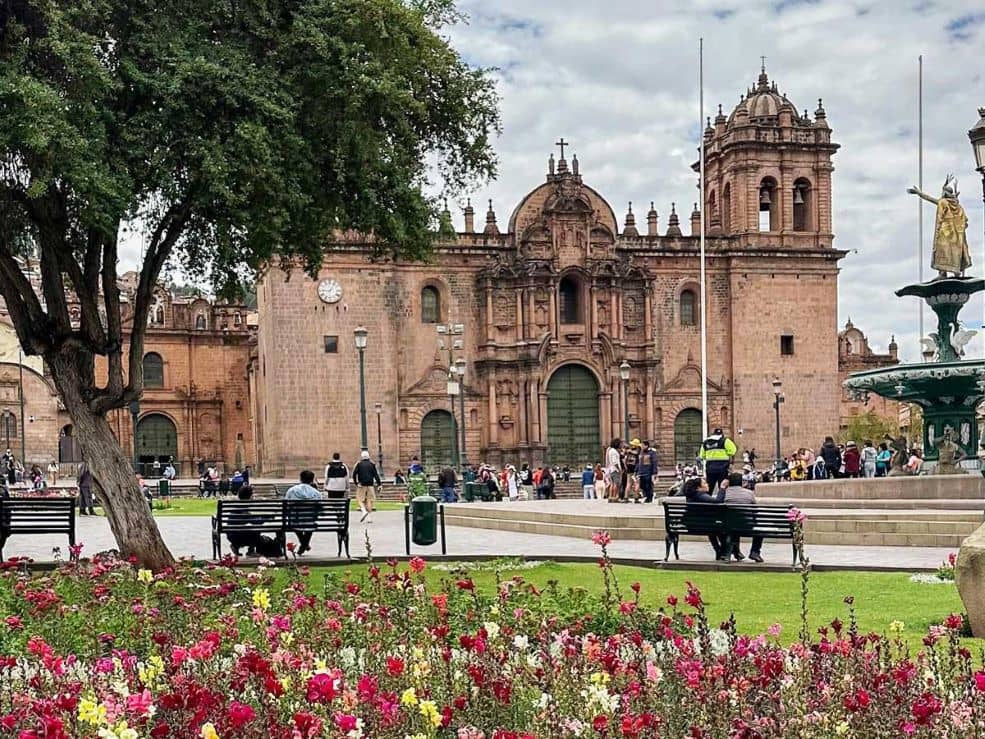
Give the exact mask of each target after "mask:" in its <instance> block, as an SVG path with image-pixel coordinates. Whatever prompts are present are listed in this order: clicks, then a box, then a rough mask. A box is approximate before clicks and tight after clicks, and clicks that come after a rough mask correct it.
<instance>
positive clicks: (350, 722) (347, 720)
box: [335, 713, 356, 734]
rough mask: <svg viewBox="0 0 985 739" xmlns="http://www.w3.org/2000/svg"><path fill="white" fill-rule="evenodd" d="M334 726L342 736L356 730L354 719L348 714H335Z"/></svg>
mask: <svg viewBox="0 0 985 739" xmlns="http://www.w3.org/2000/svg"><path fill="white" fill-rule="evenodd" d="M335 725H336V726H338V727H339V731H341V732H342V733H343V734H348V733H349V732H350V731H355V730H356V717H355V716H353V715H351V714H348V713H337V714H335Z"/></svg>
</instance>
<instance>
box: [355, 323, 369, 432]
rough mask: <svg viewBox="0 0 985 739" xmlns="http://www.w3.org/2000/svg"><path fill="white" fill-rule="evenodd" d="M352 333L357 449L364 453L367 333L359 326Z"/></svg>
mask: <svg viewBox="0 0 985 739" xmlns="http://www.w3.org/2000/svg"><path fill="white" fill-rule="evenodd" d="M352 333H353V335H354V336H355V339H356V350H357V351H358V352H359V430H360V444H361V446H360V447H359V448H360V450H362V451H364V452H365V451H368V450H369V440H368V438H367V433H366V363H365V356H364V353H365V351H366V337H367V336H369V331H367V330H366V328H365V327H363V326H360V327H359V328H357V329H356V330H355V331H353V332H352Z"/></svg>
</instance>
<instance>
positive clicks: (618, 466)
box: [605, 438, 622, 503]
mask: <svg viewBox="0 0 985 739" xmlns="http://www.w3.org/2000/svg"><path fill="white" fill-rule="evenodd" d="M621 448H622V439H619V438H615V439H613V440H612V443H611V444H609V448H608V449H607V450H606V452H605V474H606V477H608V478H609V502H610V503H615V502H616V501H617V500H619V492H620V490H621V489H622V488H621V486H622V455H621V454H620V453H619V450H620V449H621Z"/></svg>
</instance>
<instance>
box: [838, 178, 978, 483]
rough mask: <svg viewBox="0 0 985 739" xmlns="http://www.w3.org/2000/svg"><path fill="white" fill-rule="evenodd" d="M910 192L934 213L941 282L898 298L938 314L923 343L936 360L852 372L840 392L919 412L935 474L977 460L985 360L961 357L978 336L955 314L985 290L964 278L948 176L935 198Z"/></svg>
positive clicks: (964, 255)
mask: <svg viewBox="0 0 985 739" xmlns="http://www.w3.org/2000/svg"><path fill="white" fill-rule="evenodd" d="M908 192H910V193H912V194H914V195H918V196H919V197H921V198H923V199H924V200H927V201H929V202H931V203H933V204H934V205H935V206H936V207H937V222H936V227H935V231H934V251H933V257H932V259H931V266H932V267H933V269H935V270H937V271H938V277H937V278H936V279H933V280H930V281H929V282H922V283H917V284H913V285H907V286H906V287H903V288H901V289H899V290H897V291H896V295H897V296H899V297H905V296H914V297H918V298H922V299H923V300H925V301H926V302H927V305H929V306H930V308H931V310H933V311H934V314H935V315H936V316H937V331H936V332H935V333H932V334H930V335H929V336H928V337H926V338H921V342H922V343H923V344H924V347H925V349H926V350H927V351H928V352H929V353H931V354H932V359H933V361H929V362H923V363H920V364H903V365H896V366H894V367H884V368H881V369H877V370H870V371H867V372H857V373H855V374H853V375H851V376H849V378H848V379H847V380H846V381H845V387H846V388H847V389H848V390H850V391H851V392H852V393H854V394H855V397H857V398H863V399H864V397H865V396H866V395H867V394H868V393H875V394H876V395H880V396H882V397H884V398H891V399H893V400H898V401H900V402H904V403H913V404H915V405H918V406H920V408H921V409H922V410H923V439H922V447H923V450H924V459H925V460H928V461H930V462H933V463H935V467H936V468H937V469H936V471H937V472H938V473H949V472H959V471H961V470H960V469H959V467H958V465H957V463H958V462H959V461H960V460H961V459H962V458H965V457H968V458H971V459H974V458H976V457H977V454H978V422H977V419H976V417H975V411H976V409H977V407H978V404H979V403H980V402H981V401H982V399H983V398H985V360H981V359H976V360H966V359H964V358H963V357H964V347H965V345H966V344H967V343H968V342H969V341H970V340H971V338H972V337H973V336H974V335H975V334H976V333H977V332H976V331H970V330H967V329H965V328H963V327H962V325H961V322H960V321H959V320H958V314H959V313H960V311H961V309H962V308H963V307H964V306H965V305H966V304H967V303H968V300H969V299H970V298H971V296H972V295H974V294H975V293H978V292H981V291H983V290H985V279H983V278H981V277H965V276H964V271H965V270H966V269H967V268H968V267H970V266H971V257H970V255H969V252H968V242H967V238H966V236H965V229H966V228H967V223H968V219H967V216H966V215H965V212H964V210H963V209H962V207H961V205H960V204H959V203H958V191H957V185H956V183H955V182H954V180H953V178H952V177H950V176H948V178H947V180H946V181H945V183H944V187H943V189H942V192H941V197H940V198H933V197H931V196H929V195H927V194H926V193H924V192H922V191H920V190H918V189H917V188H915V187H912V188H910V189H909V191H908ZM949 273H950V274H949ZM942 452H943V454H942ZM938 462H939V464H936V463H938Z"/></svg>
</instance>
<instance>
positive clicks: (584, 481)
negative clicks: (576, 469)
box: [581, 464, 595, 500]
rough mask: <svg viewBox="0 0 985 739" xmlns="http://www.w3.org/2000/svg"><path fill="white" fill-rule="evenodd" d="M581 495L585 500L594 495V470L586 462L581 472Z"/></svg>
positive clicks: (590, 498)
mask: <svg viewBox="0 0 985 739" xmlns="http://www.w3.org/2000/svg"><path fill="white" fill-rule="evenodd" d="M581 495H582V498H584V499H585V500H592V499H593V498H594V497H595V472H594V470H593V469H592V465H590V464H586V465H585V469H584V471H582V473H581Z"/></svg>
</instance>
